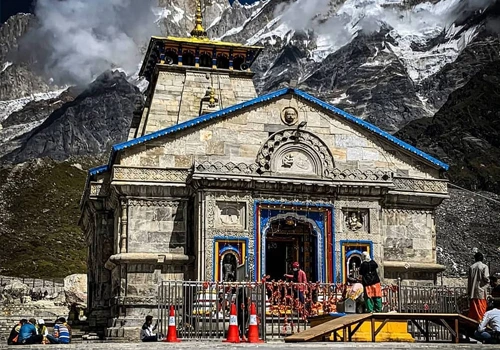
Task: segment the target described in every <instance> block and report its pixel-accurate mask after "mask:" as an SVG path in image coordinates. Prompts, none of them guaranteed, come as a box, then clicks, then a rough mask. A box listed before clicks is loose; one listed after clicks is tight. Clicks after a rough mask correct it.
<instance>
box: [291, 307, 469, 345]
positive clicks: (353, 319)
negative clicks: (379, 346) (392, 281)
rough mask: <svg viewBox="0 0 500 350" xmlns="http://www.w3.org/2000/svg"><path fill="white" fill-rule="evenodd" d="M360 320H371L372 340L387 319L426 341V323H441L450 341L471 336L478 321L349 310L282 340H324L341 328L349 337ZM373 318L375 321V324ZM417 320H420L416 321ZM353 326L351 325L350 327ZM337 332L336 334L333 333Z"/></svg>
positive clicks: (415, 314) (461, 318) (344, 335)
mask: <svg viewBox="0 0 500 350" xmlns="http://www.w3.org/2000/svg"><path fill="white" fill-rule="evenodd" d="M364 321H370V322H371V333H372V334H371V341H373V342H374V341H375V338H376V336H377V335H378V334H379V333H380V331H381V330H382V329H383V327H384V326H385V325H386V324H387V323H388V322H390V321H406V322H411V323H413V324H414V325H415V327H417V328H418V330H419V331H420V332H421V333H422V334H423V335H424V336H425V338H426V341H430V335H429V323H434V324H438V325H440V326H443V327H445V328H446V329H447V330H448V331H449V332H450V334H451V335H452V338H453V340H452V341H453V342H455V343H458V342H459V341H460V335H465V336H466V337H468V338H473V335H474V331H475V330H476V329H477V327H478V324H479V323H478V322H477V321H475V320H473V319H470V318H468V317H465V316H463V315H460V314H434V313H392V312H391V313H374V314H351V315H346V316H342V317H339V318H335V319H332V320H330V321H327V322H325V323H321V324H319V325H317V326H315V327H311V328H309V329H307V330H305V331H303V332H300V333H296V334H293V335H290V336H288V337H286V338H285V342H286V343H296V342H310V341H322V340H325V336H329V335H330V334H331V333H335V334H336V332H337V331H339V330H342V331H343V334H342V337H341V338H342V340H343V341H348V340H349V341H350V340H351V338H352V336H353V334H354V333H355V332H356V331H357V330H358V329H359V327H360V326H361V324H362V323H363V322H364ZM375 321H379V323H380V324H379V325H378V327H375ZM417 321H423V323H421V322H417ZM353 326H354V327H353ZM336 336H337V334H336Z"/></svg>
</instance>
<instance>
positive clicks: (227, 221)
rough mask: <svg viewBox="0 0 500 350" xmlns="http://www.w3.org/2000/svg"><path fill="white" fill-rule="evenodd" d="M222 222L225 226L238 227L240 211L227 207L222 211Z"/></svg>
mask: <svg viewBox="0 0 500 350" xmlns="http://www.w3.org/2000/svg"><path fill="white" fill-rule="evenodd" d="M220 221H221V224H223V225H238V224H239V223H240V212H239V210H238V209H236V208H233V207H230V206H227V207H225V208H222V209H221V212H220Z"/></svg>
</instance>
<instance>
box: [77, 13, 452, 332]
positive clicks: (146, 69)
mask: <svg viewBox="0 0 500 350" xmlns="http://www.w3.org/2000/svg"><path fill="white" fill-rule="evenodd" d="M261 50H262V48H261V47H257V46H246V45H241V44H235V43H229V42H220V41H214V40H210V39H209V38H207V35H206V32H205V31H204V29H203V27H202V20H201V10H200V7H199V5H198V8H197V16H196V26H195V28H194V29H193V31H192V32H191V37H189V38H177V37H152V38H151V41H150V43H149V47H148V49H147V52H146V56H145V59H144V63H143V65H142V68H141V71H140V74H141V75H142V76H143V77H145V79H147V80H148V81H149V88H148V90H147V91H146V96H145V97H146V106H145V107H144V110H143V111H142V115H137V117H136V118H135V119H133V121H132V123H131V126H130V132H129V138H128V141H126V142H123V143H119V144H116V145H114V146H113V147H112V150H111V154H110V157H109V161H108V163H107V164H106V165H103V166H100V167H97V168H94V169H91V170H90V171H89V174H88V179H87V183H86V187H85V192H84V195H83V199H82V203H81V209H82V216H81V220H80V223H81V226H82V228H83V230H84V232H85V235H86V239H87V243H88V283H89V285H88V308H89V313H90V314H89V321H90V322H91V325H94V326H101V327H105V328H107V329H108V335H115V336H116V335H119V336H132V337H133V336H136V337H137V336H138V332H137V328H136V327H137V326H139V325H140V324H141V322H142V321H143V317H144V315H146V314H148V313H151V314H153V315H156V313H155V312H156V308H157V304H156V290H157V284H158V283H159V282H161V281H162V280H189V279H191V280H202V281H219V280H234V279H235V278H236V277H237V276H236V271H245V274H246V276H247V278H249V279H251V280H260V279H261V277H262V276H263V275H269V276H270V277H271V278H272V279H280V278H282V276H283V274H284V273H285V272H289V271H290V270H291V264H292V262H293V261H298V262H299V263H300V264H301V266H302V267H303V269H304V271H305V272H306V274H307V277H308V279H309V280H312V281H322V282H343V281H345V279H346V276H348V275H349V274H351V273H354V274H355V273H356V267H357V266H359V264H360V255H361V253H362V252H363V251H368V252H369V253H370V254H371V255H372V256H373V258H374V259H375V260H376V261H377V262H378V263H379V265H380V274H381V276H382V277H383V278H384V280H385V282H392V281H393V280H394V279H397V278H398V277H400V278H401V279H402V281H403V283H409V284H412V283H419V284H422V283H428V284H432V283H434V282H435V280H436V274H437V273H438V272H440V271H442V270H443V269H444V266H441V265H438V264H437V263H436V225H435V217H434V213H435V209H436V207H437V206H438V205H439V204H440V203H441V202H442V200H443V199H445V198H447V197H448V192H447V181H446V180H445V179H444V176H443V174H444V172H445V171H446V170H447V169H448V166H447V165H446V164H444V163H443V162H441V161H439V160H437V159H435V158H433V157H431V156H429V155H427V154H425V153H424V152H422V151H420V150H418V149H416V148H415V147H412V146H411V145H409V144H407V143H405V142H403V141H401V140H399V139H397V138H395V137H394V136H392V135H390V134H388V133H386V132H384V131H383V130H381V129H379V128H377V127H376V126H374V125H371V124H369V123H367V122H365V121H363V120H361V119H359V118H356V117H354V116H352V115H350V114H348V113H346V112H344V111H342V110H340V109H338V108H336V107H334V106H332V105H330V104H328V103H326V102H324V101H321V100H319V99H318V98H316V97H314V96H313V95H311V94H309V93H306V92H304V91H302V90H299V89H295V88H284V89H281V90H278V91H274V92H272V93H268V94H265V95H262V96H258V95H257V93H256V90H255V87H254V84H253V81H252V77H253V73H252V71H251V67H252V63H254V61H255V60H256V58H257V57H258V55H259V53H260V52H261ZM127 330H128V331H130V334H127Z"/></svg>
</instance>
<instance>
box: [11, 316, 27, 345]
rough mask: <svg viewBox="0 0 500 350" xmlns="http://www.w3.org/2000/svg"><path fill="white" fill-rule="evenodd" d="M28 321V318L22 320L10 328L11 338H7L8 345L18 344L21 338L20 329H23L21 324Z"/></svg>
mask: <svg viewBox="0 0 500 350" xmlns="http://www.w3.org/2000/svg"><path fill="white" fill-rule="evenodd" d="M26 322H28V320H26V319H24V318H23V319H22V320H20V321H19V322H18V323H17V324H16V325H15V326H14V327H12V329H11V330H10V334H9V338H7V345H16V344H17V341H18V340H19V331H20V330H21V326H22V325H23V324H24V323H26Z"/></svg>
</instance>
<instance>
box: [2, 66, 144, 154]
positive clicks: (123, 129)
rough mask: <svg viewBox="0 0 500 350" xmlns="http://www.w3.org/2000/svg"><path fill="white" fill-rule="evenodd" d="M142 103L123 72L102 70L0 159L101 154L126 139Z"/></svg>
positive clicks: (136, 89)
mask: <svg viewBox="0 0 500 350" xmlns="http://www.w3.org/2000/svg"><path fill="white" fill-rule="evenodd" d="M143 104H144V98H143V96H142V94H141V93H140V91H139V89H138V88H137V87H135V86H133V85H131V84H130V83H129V82H128V81H127V80H126V76H125V74H124V73H122V72H119V71H113V72H112V71H107V72H104V73H103V74H101V75H100V76H99V77H98V78H97V79H96V80H95V81H94V82H92V84H90V85H89V86H88V87H87V88H86V89H85V90H84V91H83V92H82V93H81V94H79V95H78V96H77V97H76V98H75V99H74V100H72V101H69V102H66V103H64V104H62V105H61V107H60V108H58V109H56V110H55V111H54V112H52V113H51V114H50V115H49V117H48V118H47V119H45V121H44V122H43V123H42V124H41V125H40V126H38V127H37V128H35V129H34V130H33V131H31V132H30V134H29V137H27V138H26V141H25V142H24V144H23V145H22V147H20V148H18V149H16V150H15V151H13V152H11V153H9V154H8V155H6V156H4V157H3V158H2V160H4V161H9V162H12V163H20V162H24V161H26V160H29V159H36V158H42V157H50V158H52V159H55V160H65V159H68V158H69V157H71V156H85V155H95V154H102V153H104V152H106V151H108V150H109V149H110V147H111V145H113V144H115V143H118V142H121V141H125V140H126V139H127V136H128V129H129V127H130V122H131V121H132V117H133V115H134V113H141V112H142V107H143ZM26 108H28V107H25V108H23V110H25V109H26ZM9 120H10V117H9V118H7V119H6V121H4V122H3V123H2V125H4V123H6V122H7V123H8V122H9Z"/></svg>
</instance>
